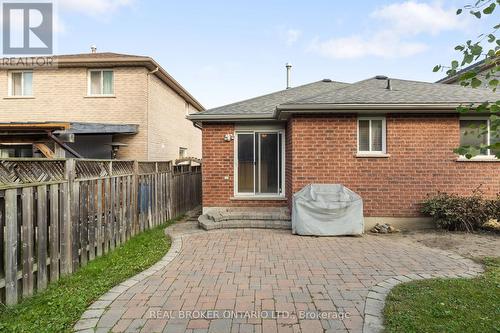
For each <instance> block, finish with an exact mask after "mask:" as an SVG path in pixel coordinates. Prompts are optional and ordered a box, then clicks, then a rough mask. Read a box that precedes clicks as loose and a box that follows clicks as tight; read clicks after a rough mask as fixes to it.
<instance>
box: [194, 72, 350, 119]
mask: <svg viewBox="0 0 500 333" xmlns="http://www.w3.org/2000/svg"><path fill="white" fill-rule="evenodd" d="M346 86H349V84H348V83H343V82H335V81H325V80H322V81H318V82H313V83H309V84H305V85H302V86H298V87H294V88H290V89H286V90H281V91H277V92H274V93H271V94H267V95H263V96H259V97H255V98H251V99H247V100H244V101H240V102H236V103H232V104H228V105H224V106H221V107H217V108H214V109H210V110H206V111H203V112H198V113H197V114H196V115H197V116H198V115H243V114H261V115H272V114H273V112H274V111H275V109H276V106H277V105H279V104H283V103H286V102H290V101H294V100H297V99H304V98H307V97H311V96H316V95H318V94H321V93H326V92H330V91H332V90H336V89H340V88H343V87H346Z"/></svg>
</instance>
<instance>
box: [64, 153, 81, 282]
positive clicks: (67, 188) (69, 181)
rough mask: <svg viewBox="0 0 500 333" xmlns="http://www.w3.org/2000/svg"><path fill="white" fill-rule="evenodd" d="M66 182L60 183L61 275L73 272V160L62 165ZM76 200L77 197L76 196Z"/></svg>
mask: <svg viewBox="0 0 500 333" xmlns="http://www.w3.org/2000/svg"><path fill="white" fill-rule="evenodd" d="M64 173H65V179H66V182H65V183H63V184H61V212H62V217H61V249H60V251H61V275H69V274H71V273H72V272H73V259H72V252H71V250H72V243H73V235H72V230H73V223H74V221H73V215H74V214H73V212H72V207H73V200H72V196H73V191H72V189H73V181H74V178H75V160H74V159H72V158H70V159H68V160H66V162H65V166H64ZM76 200H78V198H76Z"/></svg>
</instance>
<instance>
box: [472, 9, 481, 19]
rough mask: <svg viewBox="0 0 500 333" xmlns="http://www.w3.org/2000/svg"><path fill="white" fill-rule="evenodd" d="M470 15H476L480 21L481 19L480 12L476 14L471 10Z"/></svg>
mask: <svg viewBox="0 0 500 333" xmlns="http://www.w3.org/2000/svg"><path fill="white" fill-rule="evenodd" d="M470 13H471V14H472V15H474V16H475V17H477V18H478V19H480V18H481V12H480V11H477V12H475V11H473V10H471V11H470Z"/></svg>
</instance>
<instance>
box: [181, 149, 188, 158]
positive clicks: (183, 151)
mask: <svg viewBox="0 0 500 333" xmlns="http://www.w3.org/2000/svg"><path fill="white" fill-rule="evenodd" d="M186 157H187V148H183V147H180V148H179V158H186Z"/></svg>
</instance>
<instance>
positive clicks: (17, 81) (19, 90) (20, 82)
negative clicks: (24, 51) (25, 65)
mask: <svg viewBox="0 0 500 333" xmlns="http://www.w3.org/2000/svg"><path fill="white" fill-rule="evenodd" d="M9 96H33V72H32V71H15V72H10V80H9Z"/></svg>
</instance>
